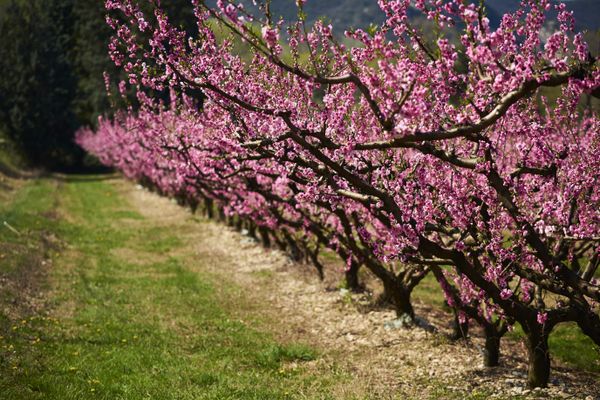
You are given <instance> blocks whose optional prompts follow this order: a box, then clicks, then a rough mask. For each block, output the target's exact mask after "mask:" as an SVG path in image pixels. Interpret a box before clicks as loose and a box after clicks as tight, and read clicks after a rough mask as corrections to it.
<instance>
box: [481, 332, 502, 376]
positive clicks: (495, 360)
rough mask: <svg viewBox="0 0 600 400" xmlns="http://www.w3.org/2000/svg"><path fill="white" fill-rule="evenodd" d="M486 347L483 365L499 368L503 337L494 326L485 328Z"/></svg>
mask: <svg viewBox="0 0 600 400" xmlns="http://www.w3.org/2000/svg"><path fill="white" fill-rule="evenodd" d="M483 329H484V332H485V346H484V349H483V364H484V365H485V366H486V367H497V366H498V365H499V364H500V339H501V335H500V334H499V333H498V332H497V331H496V329H494V327H493V326H484V327H483Z"/></svg>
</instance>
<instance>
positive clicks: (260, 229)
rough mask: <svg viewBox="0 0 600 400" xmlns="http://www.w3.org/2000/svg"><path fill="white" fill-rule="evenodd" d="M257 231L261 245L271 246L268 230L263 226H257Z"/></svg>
mask: <svg viewBox="0 0 600 400" xmlns="http://www.w3.org/2000/svg"><path fill="white" fill-rule="evenodd" d="M258 233H260V238H261V240H262V245H263V246H264V247H265V248H267V249H268V248H270V247H271V237H270V236H269V230H268V229H267V228H266V227H264V226H259V227H258Z"/></svg>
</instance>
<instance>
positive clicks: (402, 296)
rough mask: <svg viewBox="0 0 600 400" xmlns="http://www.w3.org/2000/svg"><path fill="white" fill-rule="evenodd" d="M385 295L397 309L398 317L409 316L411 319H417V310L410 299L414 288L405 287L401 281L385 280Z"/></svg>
mask: <svg viewBox="0 0 600 400" xmlns="http://www.w3.org/2000/svg"><path fill="white" fill-rule="evenodd" d="M383 287H384V296H385V297H387V298H389V299H390V300H391V301H392V304H393V305H394V309H395V310H396V316H397V317H398V318H400V317H403V316H408V317H409V318H410V319H411V320H414V319H415V310H414V309H413V306H412V303H411V301H410V295H411V293H412V288H405V287H403V286H402V284H401V283H400V282H393V281H389V280H388V281H387V282H386V281H384V283H383ZM385 297H384V298H385Z"/></svg>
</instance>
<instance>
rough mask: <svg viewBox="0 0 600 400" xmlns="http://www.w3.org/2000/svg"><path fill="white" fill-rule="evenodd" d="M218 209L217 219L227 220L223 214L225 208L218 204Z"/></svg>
mask: <svg viewBox="0 0 600 400" xmlns="http://www.w3.org/2000/svg"><path fill="white" fill-rule="evenodd" d="M218 209H219V213H218V216H219V221H221V222H227V216H226V215H225V209H224V208H223V207H221V206H219V207H218Z"/></svg>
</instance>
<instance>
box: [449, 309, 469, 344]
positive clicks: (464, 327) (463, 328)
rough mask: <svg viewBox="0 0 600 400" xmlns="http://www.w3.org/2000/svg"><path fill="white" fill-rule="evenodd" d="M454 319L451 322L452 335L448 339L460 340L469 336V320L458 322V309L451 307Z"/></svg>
mask: <svg viewBox="0 0 600 400" xmlns="http://www.w3.org/2000/svg"><path fill="white" fill-rule="evenodd" d="M453 314H454V321H453V322H452V335H450V339H452V340H460V339H466V338H467V337H468V336H469V321H465V322H460V316H459V310H457V309H456V308H454V309H453Z"/></svg>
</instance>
